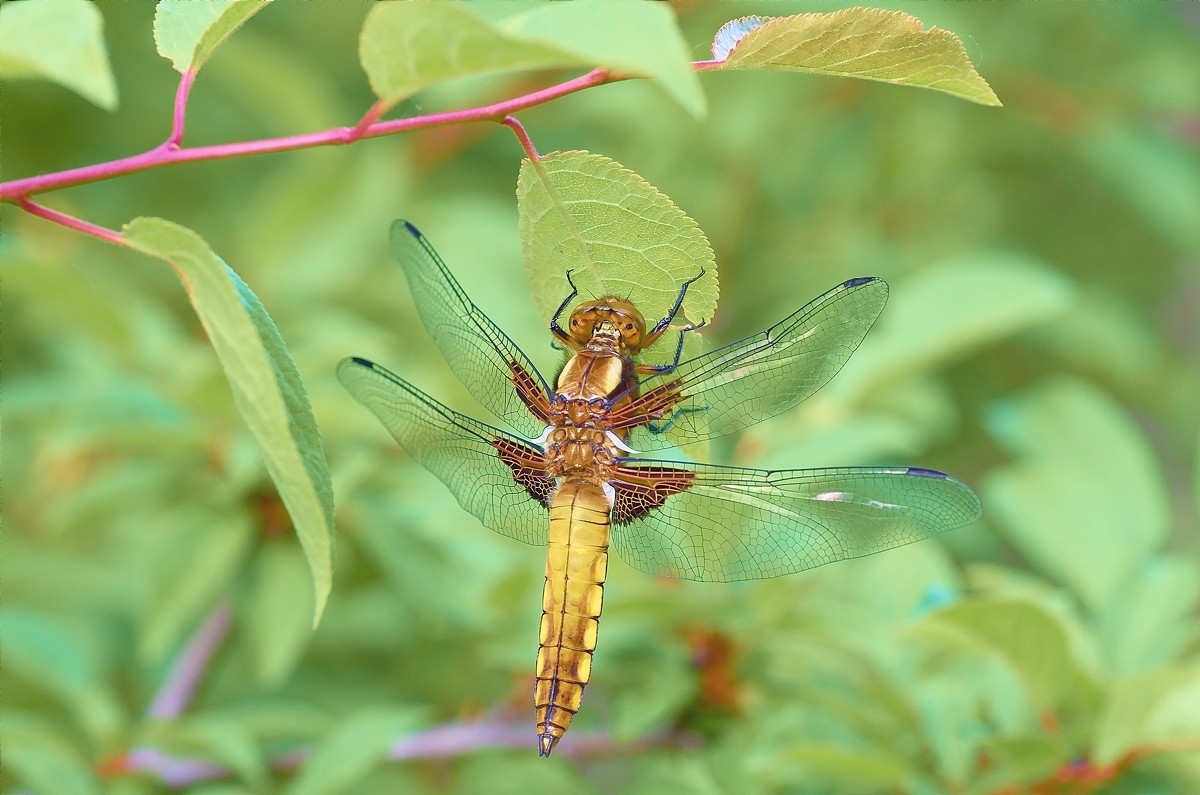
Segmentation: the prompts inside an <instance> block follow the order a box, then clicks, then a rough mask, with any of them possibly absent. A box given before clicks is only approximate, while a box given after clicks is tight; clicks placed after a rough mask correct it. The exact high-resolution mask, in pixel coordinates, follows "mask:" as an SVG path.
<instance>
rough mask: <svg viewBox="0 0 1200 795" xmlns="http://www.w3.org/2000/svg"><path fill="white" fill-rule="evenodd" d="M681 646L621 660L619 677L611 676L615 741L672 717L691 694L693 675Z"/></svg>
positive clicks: (653, 728)
mask: <svg viewBox="0 0 1200 795" xmlns="http://www.w3.org/2000/svg"><path fill="white" fill-rule="evenodd" d="M689 667H690V666H689V665H688V661H687V659H686V657H685V656H684V654H683V649H674V648H670V647H663V648H659V649H654V650H648V651H646V652H645V653H643V654H638V655H636V656H632V657H630V658H629V659H627V660H623V661H622V664H621V671H620V674H619V677H620V680H621V681H618V679H617V677H616V676H614V677H613V678H612V679H611V680H608V686H609V687H612V688H613V689H614V691H613V692H614V694H613V701H612V729H611V731H612V735H613V738H614V739H615V740H617V741H618V742H633V741H635V740H637V739H638V738H641V737H645V736H646V735H648V734H650V733H651V732H654V731H658V730H660V729H662V728H663V727H665V726H666V725H668V724H669V723H670V722H671V721H673V720H675V719H676V718H677V717H678V716H679V714H680V712H682V711H683V709H684V707H686V706H687V704H688V702H689V701H691V700H692V699H693V698H694V697H695V693H696V679H695V677H694V676H691V675H690V673H691V672H690V671H689Z"/></svg>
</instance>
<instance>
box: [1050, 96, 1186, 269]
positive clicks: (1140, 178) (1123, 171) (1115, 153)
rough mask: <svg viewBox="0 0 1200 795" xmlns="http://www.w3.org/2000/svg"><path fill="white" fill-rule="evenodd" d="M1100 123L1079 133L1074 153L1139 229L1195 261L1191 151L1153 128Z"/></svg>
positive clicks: (1166, 133) (1184, 143) (1108, 122)
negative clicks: (1147, 230) (1140, 225)
mask: <svg viewBox="0 0 1200 795" xmlns="http://www.w3.org/2000/svg"><path fill="white" fill-rule="evenodd" d="M1101 118H1102V119H1104V120H1103V121H1098V122H1095V123H1093V124H1090V125H1088V126H1087V127H1085V128H1084V129H1083V130H1081V131H1080V134H1079V137H1078V139H1077V140H1078V142H1077V143H1076V144H1075V145H1074V146H1072V148H1071V151H1072V152H1075V153H1078V156H1080V157H1081V158H1082V159H1083V160H1084V162H1086V163H1087V164H1088V165H1089V166H1091V168H1092V169H1093V170H1094V171H1095V172H1096V174H1097V175H1098V176H1099V177H1100V178H1101V179H1103V180H1104V181H1105V182H1107V183H1108V184H1109V185H1110V186H1111V187H1112V189H1113V190H1114V191H1115V192H1116V193H1117V194H1118V195H1119V196H1120V197H1121V198H1122V199H1124V200H1125V202H1126V203H1127V204H1128V205H1129V207H1130V208H1131V209H1132V210H1133V212H1134V213H1135V214H1136V216H1137V217H1138V218H1139V219H1140V220H1141V221H1142V222H1144V223H1146V224H1147V225H1149V226H1150V227H1152V228H1155V229H1157V230H1158V232H1159V234H1161V235H1162V237H1163V238H1164V239H1165V240H1167V241H1168V242H1170V243H1171V244H1172V245H1175V246H1177V247H1179V248H1180V249H1182V250H1183V251H1188V252H1191V254H1192V255H1193V256H1195V255H1196V254H1197V253H1198V252H1200V224H1197V223H1196V218H1198V217H1200V162H1198V159H1197V157H1196V152H1195V149H1194V148H1193V147H1192V146H1190V145H1189V144H1187V143H1186V142H1183V141H1180V140H1178V139H1177V137H1176V136H1174V135H1171V134H1170V133H1169V132H1167V131H1163V130H1159V129H1158V128H1157V127H1156V126H1155V125H1153V123H1151V122H1149V121H1146V120H1141V119H1139V120H1138V121H1139V122H1141V123H1140V124H1134V123H1130V122H1125V123H1121V122H1117V121H1111V120H1109V119H1108V118H1107V116H1106V115H1105V116H1101Z"/></svg>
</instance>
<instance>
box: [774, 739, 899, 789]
mask: <svg viewBox="0 0 1200 795" xmlns="http://www.w3.org/2000/svg"><path fill="white" fill-rule="evenodd" d="M771 763H772V768H775V767H776V766H779V767H781V768H782V770H773V771H772V775H775V776H778V775H779V773H780V772H785V771H792V770H793V768H799V769H798V770H794V771H793V772H794V775H789V776H788V777H787V778H788V780H790V781H791V782H795V781H798V780H801V779H804V780H808V779H811V778H816V779H818V780H820V781H826V782H838V783H839V784H842V785H845V786H847V787H862V788H866V787H870V788H872V789H874V788H875V787H885V786H887V785H889V784H891V785H894V784H895V783H896V782H898V781H903V780H905V779H906V778H907V777H908V776H909V775H910V774H911V773H912V772H913V771H912V770H911V768H910V766H909V763H908V761H907V760H906V759H905V758H904V757H902V756H900V755H899V754H894V753H890V752H889V751H888V750H886V749H884V748H852V747H847V746H845V745H841V744H835V743H832V742H819V741H817V742H802V743H794V744H791V745H787V746H784V747H783V748H782V749H781V751H780V752H779V753H777V754H774V755H772V757H771ZM779 783H781V784H782V783H783V782H779Z"/></svg>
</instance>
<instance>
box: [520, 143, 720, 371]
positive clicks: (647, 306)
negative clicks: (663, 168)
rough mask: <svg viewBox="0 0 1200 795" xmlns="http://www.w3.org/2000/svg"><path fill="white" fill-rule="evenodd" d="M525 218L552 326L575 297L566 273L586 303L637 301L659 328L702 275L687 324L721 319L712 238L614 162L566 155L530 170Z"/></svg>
mask: <svg viewBox="0 0 1200 795" xmlns="http://www.w3.org/2000/svg"><path fill="white" fill-rule="evenodd" d="M517 211H518V213H519V221H518V224H519V229H520V235H521V249H522V252H523V254H524V257H525V269H526V273H527V274H528V276H529V282H530V285H531V286H532V288H533V298H534V301H535V302H536V303H537V305H538V308H539V309H540V310H541V312H542V315H543V316H544V317H546V318H549V317H550V316H551V315H552V314H554V311H555V310H556V309H557V308H558V306H559V304H561V303H562V301H563V299H564V298H566V297H567V295H568V294H569V293H570V290H571V288H570V287H569V286H568V284H567V276H566V274H567V271H571V272H572V274H571V278H572V280H573V281H574V283H575V285H576V286H577V287H578V288H579V291H580V296H579V298H578V300H579V301H584V300H587V299H589V298H599V297H600V296H602V295H615V296H619V297H621V298H628V299H629V300H631V301H632V302H633V303H634V305H635V306H637V307H638V308H639V309H640V310H641V311H642V314H643V315H645V317H646V322H647V325H650V324H653V323H654V322H656V321H657V320H658V319H659V318H661V317H663V316H665V315H666V314H667V312H668V311H669V310H670V308H671V306H672V304H673V303H674V302H675V299H676V297H677V296H678V295H679V289H680V285H681V284H683V282H685V281H686V280H688V279H691V278H693V277H694V276H696V275H697V274H699V273H700V271H701V269H703V270H704V276H703V277H702V278H701V279H699V280H698V281H696V282H695V283H694V284H692V285H691V286H690V287H689V288H688V292H687V297H686V300H684V302H683V313H682V314H683V315H684V316H686V319H687V321H689V322H692V323H695V322H699V321H701V320H708V319H709V318H711V317H712V315H713V312H714V311H715V310H716V305H717V289H718V288H717V266H716V262H715V259H714V257H713V252H712V248H711V247H710V246H709V245H708V240H707V238H705V236H704V233H703V232H702V231H700V228H699V227H698V226H697V225H696V222H695V221H693V220H692V219H691V218H689V217H688V216H687V215H686V214H685V213H684V212H683V211H682V210H680V209H679V208H678V207H676V206H675V204H674V203H673V202H672V201H671V200H670V199H669V198H667V196H666V195H664V194H662V193H660V192H659V191H658V190H657V189H656V188H655V187H654V186H653V185H651V184H650V183H648V182H646V180H644V179H642V178H641V177H640V176H638V175H637V174H635V173H633V172H632V171H630V170H629V169H627V168H625V167H624V166H622V165H621V164H620V163H617V162H616V161H614V160H610V159H609V158H607V157H603V156H601V155H595V154H591V153H590V152H562V153H554V154H550V155H547V156H546V157H543V158H542V159H541V160H538V161H537V162H531V161H529V160H526V161H524V162H523V163H522V164H521V174H520V177H519V179H518V180H517ZM679 320H680V321H682V320H683V318H682V317H681V318H679ZM692 336H694V335H692ZM655 347H656V348H658V349H659V351H658V356H657V358H663V357H669V356H670V355H671V354H673V353H674V348H673V347H672V346H670V345H664V344H662V343H660V344H659V345H657V346H655ZM668 348H670V350H667V349H668Z"/></svg>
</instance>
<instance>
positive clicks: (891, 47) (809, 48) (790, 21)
mask: <svg viewBox="0 0 1200 795" xmlns="http://www.w3.org/2000/svg"><path fill="white" fill-rule="evenodd" d="M713 58H715V59H716V60H717V61H718V62H719V63H720V68H722V69H769V70H775V71H785V72H811V73H814V74H823V75H836V76H839V77H857V78H859V79H862V80H878V81H880V82H884V83H892V84H895V85H907V86H917V87H920V88H930V89H933V90H935V91H943V92H945V93H947V94H952V95H954V96H956V97H961V98H962V99H967V100H970V101H971V102H977V103H979V104H981V105H999V104H1000V100H999V99H998V98H997V97H996V94H995V93H994V92H993V91H992V89H991V87H990V86H988V84H987V82H986V81H985V80H984V79H983V78H982V77H980V76H979V73H978V72H976V71H975V67H974V66H973V65H972V64H971V59H970V58H968V57H967V53H966V51H965V50H964V49H963V45H962V42H961V41H960V40H959V38H958V37H957V36H955V35H954V34H953V33H951V32H949V31H946V30H942V29H940V28H930V29H929V30H924V29H923V27H922V24H921V20H919V19H917V18H916V17H914V16H910V15H909V14H905V13H903V12H901V11H885V10H883V9H879V8H847V9H844V10H842V11H835V12H833V13H828V14H796V15H795V16H790V17H743V18H741V19H735V20H733V21H732V22H729V23H728V24H726V25H725V26H724V27H722V28H721V29H720V30H719V31H717V35H716V37H715V39H714V40H713Z"/></svg>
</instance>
